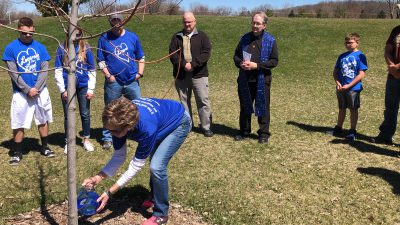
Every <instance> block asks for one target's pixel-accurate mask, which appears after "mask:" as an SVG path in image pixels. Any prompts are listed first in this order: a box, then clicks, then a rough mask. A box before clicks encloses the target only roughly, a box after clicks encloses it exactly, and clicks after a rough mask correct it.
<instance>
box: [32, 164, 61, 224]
mask: <svg viewBox="0 0 400 225" xmlns="http://www.w3.org/2000/svg"><path fill="white" fill-rule="evenodd" d="M36 163H37V165H38V170H39V176H38V183H39V189H40V196H39V198H40V199H39V202H40V213H41V214H42V215H43V217H44V218H45V219H46V221H47V222H48V223H49V224H50V225H58V223H57V222H56V221H55V219H54V218H53V217H52V216H51V215H50V213H49V211H48V210H47V207H46V190H45V187H46V178H47V176H46V175H45V174H44V172H43V165H42V164H41V163H40V161H39V160H38V159H36Z"/></svg>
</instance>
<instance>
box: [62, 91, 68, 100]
mask: <svg viewBox="0 0 400 225" xmlns="http://www.w3.org/2000/svg"><path fill="white" fill-rule="evenodd" d="M61 98H62V100H64V101H67V100H68V92H67V91H64V92H63V93H62V94H61Z"/></svg>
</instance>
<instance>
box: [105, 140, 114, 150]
mask: <svg viewBox="0 0 400 225" xmlns="http://www.w3.org/2000/svg"><path fill="white" fill-rule="evenodd" d="M112 147H113V144H112V142H111V141H105V142H104V143H103V149H104V150H110V149H111V148H112Z"/></svg>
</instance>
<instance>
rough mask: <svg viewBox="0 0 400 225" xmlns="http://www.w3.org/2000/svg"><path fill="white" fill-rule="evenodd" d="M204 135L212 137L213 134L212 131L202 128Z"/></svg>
mask: <svg viewBox="0 0 400 225" xmlns="http://www.w3.org/2000/svg"><path fill="white" fill-rule="evenodd" d="M204 136H205V137H212V136H214V133H213V132H212V131H211V130H204Z"/></svg>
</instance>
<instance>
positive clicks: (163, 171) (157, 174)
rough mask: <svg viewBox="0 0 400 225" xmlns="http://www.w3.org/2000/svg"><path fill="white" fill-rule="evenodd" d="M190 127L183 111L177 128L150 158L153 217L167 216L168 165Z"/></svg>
mask: <svg viewBox="0 0 400 225" xmlns="http://www.w3.org/2000/svg"><path fill="white" fill-rule="evenodd" d="M191 127H192V119H191V118H190V115H189V113H188V112H186V111H185V113H184V115H183V117H182V119H181V124H180V125H179V127H177V128H176V129H175V130H174V131H172V132H171V133H170V134H169V135H168V136H167V137H166V138H164V140H162V141H161V142H160V143H158V145H157V146H156V150H155V151H154V153H153V155H151V157H150V185H151V192H152V197H153V201H154V207H153V215H154V216H167V215H168V208H169V201H168V173H167V167H168V163H169V161H170V160H171V158H172V156H174V154H175V153H176V151H178V149H179V147H180V146H181V145H182V143H183V142H184V141H185V139H186V137H187V136H188V133H189V131H190V129H191Z"/></svg>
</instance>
